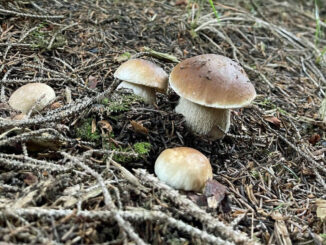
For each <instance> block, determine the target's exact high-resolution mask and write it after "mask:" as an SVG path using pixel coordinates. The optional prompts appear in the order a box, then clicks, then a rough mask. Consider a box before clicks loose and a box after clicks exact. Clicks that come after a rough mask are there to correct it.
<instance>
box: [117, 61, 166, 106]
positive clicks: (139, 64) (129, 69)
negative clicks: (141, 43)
mask: <svg viewBox="0 0 326 245" xmlns="http://www.w3.org/2000/svg"><path fill="white" fill-rule="evenodd" d="M114 77H115V78H118V79H120V80H123V82H122V83H120V84H119V86H118V88H117V89H120V88H127V89H131V90H133V92H134V93H135V94H136V95H138V96H140V97H142V98H143V99H144V101H145V102H146V103H148V104H154V103H155V102H156V97H155V92H156V90H157V91H159V92H163V93H165V92H166V89H167V85H168V75H167V73H166V72H165V71H164V70H163V69H162V68H161V67H159V66H158V65H156V64H154V63H153V62H150V61H148V60H144V59H131V60H128V61H126V62H124V63H123V64H121V65H120V66H119V68H118V69H117V70H116V72H115V73H114Z"/></svg>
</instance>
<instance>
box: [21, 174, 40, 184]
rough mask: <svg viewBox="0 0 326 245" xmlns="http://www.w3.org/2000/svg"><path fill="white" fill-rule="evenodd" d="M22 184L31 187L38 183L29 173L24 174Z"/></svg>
mask: <svg viewBox="0 0 326 245" xmlns="http://www.w3.org/2000/svg"><path fill="white" fill-rule="evenodd" d="M24 175H25V176H24V183H25V184H27V185H33V184H36V183H37V182H38V178H37V177H36V176H35V175H34V174H32V173H30V172H27V173H25V174H24Z"/></svg>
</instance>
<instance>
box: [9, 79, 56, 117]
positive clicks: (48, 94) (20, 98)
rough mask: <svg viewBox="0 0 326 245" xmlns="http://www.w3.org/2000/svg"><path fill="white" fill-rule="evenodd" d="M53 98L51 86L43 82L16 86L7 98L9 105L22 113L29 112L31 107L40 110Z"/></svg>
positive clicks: (53, 93)
mask: <svg viewBox="0 0 326 245" xmlns="http://www.w3.org/2000/svg"><path fill="white" fill-rule="evenodd" d="M54 99H55V92H54V90H53V88H51V87H50V86H48V85H46V84H44V83H28V84H25V85H23V86H21V87H20V88H18V89H17V90H16V91H15V92H14V93H13V94H12V95H11V96H10V98H9V105H10V106H11V107H12V108H13V109H15V110H17V111H21V112H22V113H23V114H26V113H27V112H29V111H30V110H31V109H32V107H33V106H34V105H35V104H36V102H38V101H39V100H40V101H39V103H38V104H37V105H36V106H35V109H36V110H38V111H40V110H42V109H43V108H44V107H45V106H47V105H48V104H49V103H50V102H51V101H52V100H54Z"/></svg>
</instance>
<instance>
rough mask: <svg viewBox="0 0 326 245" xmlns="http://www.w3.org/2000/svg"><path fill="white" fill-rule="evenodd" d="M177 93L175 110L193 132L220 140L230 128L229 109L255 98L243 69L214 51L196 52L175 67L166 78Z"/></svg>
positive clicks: (252, 88) (253, 89) (241, 105)
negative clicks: (210, 52) (212, 52)
mask: <svg viewBox="0 0 326 245" xmlns="http://www.w3.org/2000/svg"><path fill="white" fill-rule="evenodd" d="M169 82H170V85H171V87H172V89H173V90H174V91H175V92H176V93H177V94H178V95H179V96H180V100H179V103H178V105H177V107H176V109H175V110H176V112H177V113H180V114H182V115H183V116H184V117H185V120H186V124H187V125H188V126H189V127H190V128H191V129H192V130H193V131H194V132H196V133H198V134H201V135H206V136H208V137H209V138H210V139H212V140H215V139H221V138H223V137H224V135H225V133H227V132H228V130H229V127H230V110H229V109H232V108H240V107H244V106H246V105H248V104H250V102H251V101H252V100H253V99H254V98H255V97H256V91H255V88H254V86H253V85H252V84H251V83H250V81H249V79H248V76H247V74H246V73H245V71H244V70H243V69H242V68H241V67H240V66H239V65H238V64H237V63H236V62H234V61H232V60H231V59H229V58H227V57H225V56H222V55H216V54H204V55H198V56H195V57H192V58H189V59H186V60H184V61H182V62H181V63H179V64H178V65H177V66H175V67H174V68H173V70H172V72H171V74H170V78H169Z"/></svg>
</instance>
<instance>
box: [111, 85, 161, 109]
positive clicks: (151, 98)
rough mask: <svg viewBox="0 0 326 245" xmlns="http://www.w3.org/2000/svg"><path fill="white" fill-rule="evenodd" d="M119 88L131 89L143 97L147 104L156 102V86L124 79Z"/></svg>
mask: <svg viewBox="0 0 326 245" xmlns="http://www.w3.org/2000/svg"><path fill="white" fill-rule="evenodd" d="M117 89H130V90H132V91H133V93H134V94H135V95H138V96H140V97H142V98H143V100H144V102H145V103H147V104H150V105H152V104H154V103H155V102H156V97H155V89H154V88H151V87H147V86H144V85H140V84H135V83H129V82H126V81H123V82H121V83H120V84H119V86H118V88H117Z"/></svg>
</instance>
